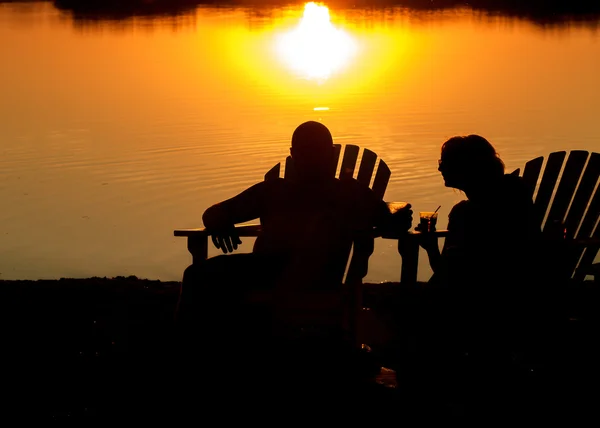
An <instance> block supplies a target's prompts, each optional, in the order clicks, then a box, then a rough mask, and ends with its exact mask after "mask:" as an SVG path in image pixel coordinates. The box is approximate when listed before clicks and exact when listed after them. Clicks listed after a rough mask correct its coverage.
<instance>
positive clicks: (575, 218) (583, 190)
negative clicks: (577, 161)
mask: <svg viewBox="0 0 600 428" xmlns="http://www.w3.org/2000/svg"><path fill="white" fill-rule="evenodd" d="M598 177H600V154H598V153H592V154H591V155H590V156H589V160H588V163H587V167H586V168H585V171H584V173H583V176H582V177H581V182H580V183H579V186H578V187H577V192H576V193H575V197H574V198H573V202H572V203H571V208H570V209H569V213H568V214H567V219H566V220H565V227H566V229H567V238H574V237H575V236H577V237H578V238H586V237H589V236H590V233H591V230H590V229H589V228H588V226H587V225H586V226H585V227H581V228H580V226H583V221H582V220H583V215H584V213H585V210H586V209H587V208H588V206H589V205H590V198H591V197H592V192H593V191H594V189H595V188H596V184H597V183H598ZM590 212H593V211H592V210H590ZM591 227H593V225H591ZM579 228H580V229H581V230H580V231H579V232H577V230H578V229H579ZM576 232H577V235H575V233H576Z"/></svg>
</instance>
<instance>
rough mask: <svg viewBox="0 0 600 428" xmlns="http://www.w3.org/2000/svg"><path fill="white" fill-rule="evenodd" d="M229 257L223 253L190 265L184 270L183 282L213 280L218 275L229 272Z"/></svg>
mask: <svg viewBox="0 0 600 428" xmlns="http://www.w3.org/2000/svg"><path fill="white" fill-rule="evenodd" d="M228 257H229V256H227V255H225V254H223V255H220V256H215V257H211V258H209V259H206V260H204V261H202V262H201V263H196V264H192V265H190V266H188V267H187V268H186V269H185V271H184V272H183V280H182V282H183V284H189V283H198V282H203V283H204V282H211V280H212V279H214V278H215V277H216V276H218V275H223V273H224V272H227V263H228V261H229V260H228Z"/></svg>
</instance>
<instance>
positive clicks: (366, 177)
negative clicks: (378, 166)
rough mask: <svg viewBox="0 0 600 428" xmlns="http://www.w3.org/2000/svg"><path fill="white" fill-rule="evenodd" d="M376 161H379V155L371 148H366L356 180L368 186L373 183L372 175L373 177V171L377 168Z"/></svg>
mask: <svg viewBox="0 0 600 428" xmlns="http://www.w3.org/2000/svg"><path fill="white" fill-rule="evenodd" d="M375 161H377V155H376V154H375V153H374V152H372V151H371V150H369V149H364V150H363V155H362V159H361V160H360V167H359V169H358V175H357V176H356V180H357V181H358V182H359V183H362V184H364V185H366V186H369V185H370V184H371V177H373V171H374V170H375Z"/></svg>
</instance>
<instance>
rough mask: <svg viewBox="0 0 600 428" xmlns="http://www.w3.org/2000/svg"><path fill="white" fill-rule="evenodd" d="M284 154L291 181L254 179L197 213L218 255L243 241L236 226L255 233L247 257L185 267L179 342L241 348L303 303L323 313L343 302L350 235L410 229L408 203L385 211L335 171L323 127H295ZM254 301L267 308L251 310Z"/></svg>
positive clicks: (234, 256) (369, 192)
mask: <svg viewBox="0 0 600 428" xmlns="http://www.w3.org/2000/svg"><path fill="white" fill-rule="evenodd" d="M290 153H291V157H292V160H293V166H294V168H293V170H294V174H293V175H292V176H291V177H287V176H286V177H285V178H278V179H274V180H266V181H261V182H260V183H257V184H255V185H253V186H251V187H250V188H248V189H246V190H244V191H243V192H242V193H240V194H238V195H236V196H234V197H233V198H231V199H227V200H225V201H223V202H220V203H217V204H215V205H213V206H211V207H210V208H208V209H207V210H206V211H205V212H204V215H203V217H202V219H203V222H204V225H205V227H206V228H207V229H208V230H209V231H210V232H211V234H212V239H213V243H214V244H215V246H216V247H217V248H220V249H222V251H223V252H224V253H229V252H232V251H234V250H236V249H237V247H238V245H239V244H240V243H241V241H240V239H239V237H238V235H237V234H236V231H235V227H234V225H235V224H237V223H243V222H247V221H251V220H254V219H260V223H261V225H262V233H261V235H260V236H259V237H258V238H257V239H256V242H255V244H254V248H253V252H252V253H246V254H226V255H220V256H216V257H212V258H209V259H208V260H206V261H204V262H202V263H200V264H198V265H191V266H189V267H188V268H187V269H186V271H185V273H184V276H183V284H182V293H181V299H180V307H179V313H178V323H179V326H180V327H181V328H182V329H183V330H182V331H183V332H184V334H185V338H186V340H190V341H191V340H195V339H200V340H202V341H206V340H209V341H212V342H214V343H217V342H218V343H220V344H222V343H224V342H227V343H229V344H231V342H232V341H233V342H234V343H240V344H241V343H242V342H243V341H244V340H245V338H247V337H248V336H249V335H254V333H256V332H258V331H261V329H262V330H269V329H270V328H271V327H273V323H275V324H277V323H278V322H279V321H281V320H282V319H285V318H286V317H287V318H288V320H289V318H293V317H295V316H296V315H297V314H302V313H303V311H302V309H307V307H304V306H303V305H304V304H305V303H308V305H309V311H308V312H309V313H310V314H312V315H314V314H315V313H316V312H318V310H317V309H315V308H316V307H318V306H319V304H321V303H322V304H323V307H324V308H327V309H326V310H330V309H331V308H334V307H336V305H335V303H336V299H338V300H339V303H340V305H342V304H343V302H342V300H343V296H342V294H343V293H342V290H341V288H342V287H341V283H342V278H343V275H344V270H345V268H346V265H347V262H348V255H349V249H350V246H351V243H352V240H353V237H355V236H357V234H360V233H370V232H371V231H372V229H373V227H374V226H379V227H389V226H390V225H392V224H393V227H396V228H399V229H400V230H408V229H409V228H410V226H411V222H412V211H411V210H410V206H409V207H408V208H407V209H406V210H403V211H401V212H400V213H398V214H396V215H394V216H392V214H391V213H390V211H389V209H388V207H387V205H386V203H385V202H384V201H383V200H381V199H380V198H379V197H377V196H376V195H375V194H374V193H373V191H372V190H371V189H369V188H368V187H367V186H365V185H364V184H361V183H359V182H358V181H356V180H352V179H348V180H340V179H336V178H335V177H334V176H333V173H332V172H333V162H334V157H333V156H334V146H333V139H332V136H331V133H330V132H329V130H328V129H327V128H326V127H325V126H324V125H322V124H321V123H318V122H312V121H310V122H305V123H303V124H301V125H300V126H298V128H296V130H295V131H294V133H293V135H292V144H291V149H290ZM392 218H393V222H392ZM307 296H308V298H307ZM249 302H250V303H252V305H249ZM261 304H264V305H263V306H262V307H264V308H267V310H265V311H259V310H257V308H260V307H261ZM273 308H275V309H277V311H276V312H277V314H278V316H277V317H275V319H276V320H278V321H273V320H274V318H273V317H272V315H273V312H272V309H273ZM249 309H250V310H249ZM259 314H263V315H265V316H264V318H262V319H263V320H264V321H265V322H264V323H263V324H260V323H258V321H257V320H260V319H261V318H260V317H259V316H258V315H259ZM213 349H214V348H213Z"/></svg>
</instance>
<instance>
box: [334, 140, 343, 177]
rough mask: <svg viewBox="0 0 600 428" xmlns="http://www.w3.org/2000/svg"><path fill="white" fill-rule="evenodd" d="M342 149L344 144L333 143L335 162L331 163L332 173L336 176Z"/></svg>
mask: <svg viewBox="0 0 600 428" xmlns="http://www.w3.org/2000/svg"><path fill="white" fill-rule="evenodd" d="M341 151H342V145H341V144H334V145H333V162H332V165H331V168H332V170H331V175H332V176H334V177H335V174H336V173H337V166H338V162H339V160H340V153H341Z"/></svg>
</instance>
